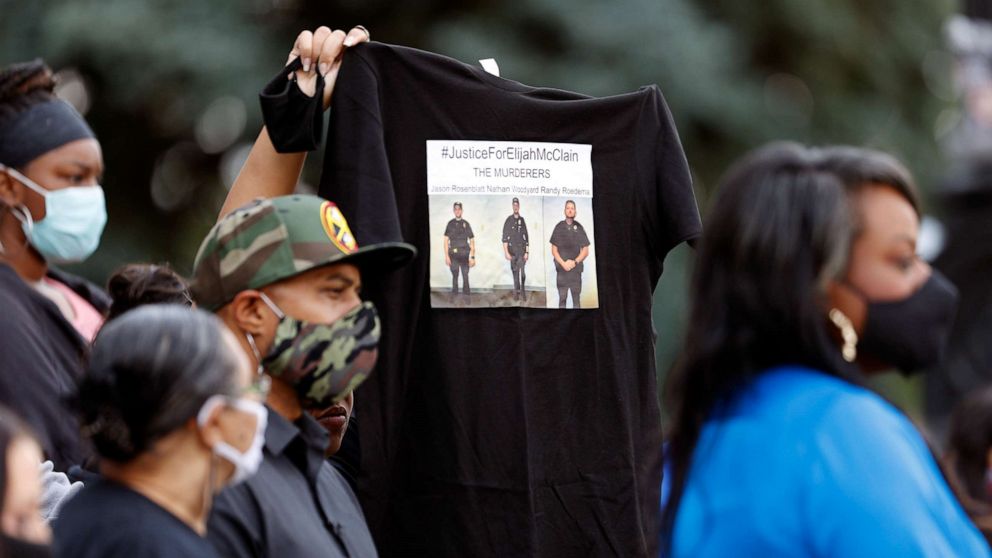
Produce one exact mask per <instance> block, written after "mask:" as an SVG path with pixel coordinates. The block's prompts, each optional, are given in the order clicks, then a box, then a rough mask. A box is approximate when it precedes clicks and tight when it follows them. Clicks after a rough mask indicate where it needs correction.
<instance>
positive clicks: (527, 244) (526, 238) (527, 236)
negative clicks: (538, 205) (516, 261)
mask: <svg viewBox="0 0 992 558" xmlns="http://www.w3.org/2000/svg"><path fill="white" fill-rule="evenodd" d="M520 226H521V227H523V229H524V232H523V235H524V251H525V252H527V251H528V249H529V248H530V234H528V233H527V221H526V220H524V218H523V217H521V218H520Z"/></svg>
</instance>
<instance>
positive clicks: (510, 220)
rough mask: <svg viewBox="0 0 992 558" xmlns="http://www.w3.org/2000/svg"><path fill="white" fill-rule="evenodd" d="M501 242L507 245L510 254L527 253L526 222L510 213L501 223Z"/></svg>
mask: <svg viewBox="0 0 992 558" xmlns="http://www.w3.org/2000/svg"><path fill="white" fill-rule="evenodd" d="M503 242H505V243H507V244H508V245H509V247H508V248H509V250H510V253H511V254H523V253H524V252H526V251H527V245H528V244H529V242H528V240H527V222H526V221H525V220H524V218H523V217H521V216H519V215H514V214H512V213H511V214H510V216H509V217H507V218H506V221H503Z"/></svg>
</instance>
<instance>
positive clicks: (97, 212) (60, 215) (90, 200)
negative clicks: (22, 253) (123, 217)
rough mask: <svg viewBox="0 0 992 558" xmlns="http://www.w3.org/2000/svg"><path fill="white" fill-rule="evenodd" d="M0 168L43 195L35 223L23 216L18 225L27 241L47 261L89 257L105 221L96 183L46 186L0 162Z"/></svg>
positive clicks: (103, 206)
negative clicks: (41, 212) (41, 215)
mask: <svg viewBox="0 0 992 558" xmlns="http://www.w3.org/2000/svg"><path fill="white" fill-rule="evenodd" d="M0 170H5V171H7V173H8V174H10V175H11V176H13V177H14V178H16V179H17V180H18V181H19V182H20V183H21V184H24V186H26V187H28V188H29V189H31V190H33V191H34V192H35V193H37V194H38V195H40V196H42V197H43V198H45V218H44V219H42V220H41V221H38V222H37V223H35V222H33V221H32V220H31V217H30V214H29V213H28V212H27V211H24V212H22V213H23V214H26V215H27V217H26V218H25V219H24V220H22V222H21V228H22V229H23V230H24V235H25V236H26V237H27V239H28V242H30V243H31V245H32V246H34V247H35V249H36V250H38V252H39V253H40V254H41V255H42V257H44V258H45V261H46V262H48V263H55V264H59V263H76V262H81V261H83V260H85V259H86V258H88V257H90V255H92V254H93V252H95V251H96V248H97V246H99V245H100V236H101V235H102V234H103V227H104V226H105V225H106V224H107V205H106V200H105V199H104V196H103V188H101V187H100V186H73V187H70V188H63V189H61V190H46V189H45V188H42V187H41V186H39V185H38V184H37V183H36V182H34V181H33V180H31V179H30V178H28V177H26V176H24V175H23V174H21V173H19V172H17V171H16V170H14V169H12V168H10V167H6V166H4V165H0Z"/></svg>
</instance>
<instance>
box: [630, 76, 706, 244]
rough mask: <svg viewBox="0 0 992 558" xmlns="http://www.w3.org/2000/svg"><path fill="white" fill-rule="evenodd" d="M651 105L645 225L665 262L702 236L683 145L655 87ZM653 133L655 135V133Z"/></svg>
mask: <svg viewBox="0 0 992 558" xmlns="http://www.w3.org/2000/svg"><path fill="white" fill-rule="evenodd" d="M651 91H652V93H653V95H652V102H650V103H648V106H647V107H646V108H645V110H646V111H648V112H649V114H645V115H643V116H644V120H645V121H647V123H649V124H650V126H647V127H646V128H645V130H644V132H643V133H644V134H645V135H647V134H652V135H653V136H654V137H653V138H650V137H646V138H644V139H645V140H647V141H646V142H645V143H646V144H647V145H648V146H650V148H649V149H650V151H649V152H648V153H646V156H647V157H649V158H650V159H652V160H653V165H651V164H649V165H646V167H647V168H653V169H654V176H653V177H646V180H645V182H644V185H643V187H645V188H647V189H648V191H647V192H644V195H645V198H646V200H645V203H643V204H642V207H643V209H644V210H645V213H644V214H643V217H644V223H645V224H646V225H647V227H646V228H647V230H646V233H647V236H648V242H649V243H650V245H651V246H652V248H653V251H654V253H655V255H656V256H657V257H658V258H659V259H661V260H663V259H664V258H665V255H666V254H668V252H669V250H671V249H672V248H674V247H675V246H676V245H677V244H678V243H680V242H684V241H686V240H691V239H693V238H696V237H698V236H699V235H700V234H701V233H702V229H703V226H702V223H701V221H700V219H699V209H698V207H697V206H696V196H695V194H694V193H693V190H692V176H691V174H690V172H689V163H688V161H687V160H686V156H685V152H684V151H683V150H682V142H681V141H680V140H679V135H678V131H677V130H676V128H675V120H674V119H673V118H672V113H671V111H669V110H668V106H667V105H666V104H665V100H664V97H663V96H662V94H661V91H659V90H658V89H657V87H652V88H651ZM652 132H653V133H652Z"/></svg>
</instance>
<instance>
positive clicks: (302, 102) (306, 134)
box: [258, 58, 324, 153]
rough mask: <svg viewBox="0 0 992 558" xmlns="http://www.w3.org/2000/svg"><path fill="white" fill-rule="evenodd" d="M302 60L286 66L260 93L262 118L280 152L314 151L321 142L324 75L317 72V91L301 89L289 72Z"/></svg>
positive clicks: (296, 67)
mask: <svg viewBox="0 0 992 558" xmlns="http://www.w3.org/2000/svg"><path fill="white" fill-rule="evenodd" d="M302 65H303V63H302V62H300V59H299V58H297V59H296V60H294V61H293V62H291V63H290V64H289V65H287V66H286V67H285V68H283V69H282V70H281V71H280V72H279V74H278V75H276V77H275V78H273V79H272V81H270V82H269V83H268V85H266V86H265V87H264V88H263V89H262V92H261V93H260V94H259V96H258V97H259V101H260V102H261V105H262V119H263V120H264V121H265V128H266V129H267V130H268V132H269V138H271V139H272V146H273V147H275V148H276V151H278V152H279V153H296V152H300V151H312V150H314V149H317V146H318V145H320V136H321V135H323V131H324V111H323V108H324V107H323V101H322V99H323V96H324V78H323V77H321V76H320V73H319V72H318V73H317V92H316V94H315V95H314V96H313V97H309V96H307V95H306V94H305V93H303V92H302V91H300V88H299V87H298V86H297V85H296V81H290V80H289V79H288V77H289V75H290V74H292V73H293V72H295V71H296V70H299V69H300V67H302Z"/></svg>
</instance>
